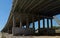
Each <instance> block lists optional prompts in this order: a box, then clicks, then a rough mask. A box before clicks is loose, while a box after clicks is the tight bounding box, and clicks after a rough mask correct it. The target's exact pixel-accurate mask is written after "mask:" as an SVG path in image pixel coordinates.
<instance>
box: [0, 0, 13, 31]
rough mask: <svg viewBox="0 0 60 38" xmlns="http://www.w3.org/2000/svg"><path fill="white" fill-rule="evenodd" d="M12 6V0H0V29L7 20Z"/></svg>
mask: <svg viewBox="0 0 60 38" xmlns="http://www.w3.org/2000/svg"><path fill="white" fill-rule="evenodd" d="M11 6H12V0H0V30H1V29H2V28H3V27H4V25H5V24H6V22H7V19H8V16H9V14H10V10H11Z"/></svg>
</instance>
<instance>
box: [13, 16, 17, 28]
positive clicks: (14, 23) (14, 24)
mask: <svg viewBox="0 0 60 38" xmlns="http://www.w3.org/2000/svg"><path fill="white" fill-rule="evenodd" d="M15 26H16V22H15V16H13V27H15Z"/></svg>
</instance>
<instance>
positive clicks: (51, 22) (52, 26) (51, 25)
mask: <svg viewBox="0 0 60 38" xmlns="http://www.w3.org/2000/svg"><path fill="white" fill-rule="evenodd" d="M50 20H51V28H53V23H52V18H51V19H50Z"/></svg>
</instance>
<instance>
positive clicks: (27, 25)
mask: <svg viewBox="0 0 60 38" xmlns="http://www.w3.org/2000/svg"><path fill="white" fill-rule="evenodd" d="M26 28H27V29H28V28H29V20H28V17H27V18H26Z"/></svg>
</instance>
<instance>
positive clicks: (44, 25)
mask: <svg viewBox="0 0 60 38" xmlns="http://www.w3.org/2000/svg"><path fill="white" fill-rule="evenodd" d="M43 28H45V19H44V18H43Z"/></svg>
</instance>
